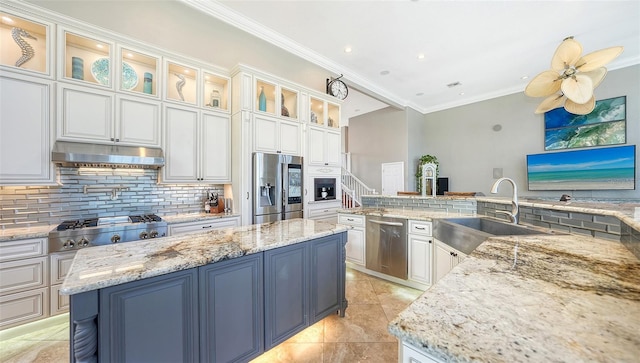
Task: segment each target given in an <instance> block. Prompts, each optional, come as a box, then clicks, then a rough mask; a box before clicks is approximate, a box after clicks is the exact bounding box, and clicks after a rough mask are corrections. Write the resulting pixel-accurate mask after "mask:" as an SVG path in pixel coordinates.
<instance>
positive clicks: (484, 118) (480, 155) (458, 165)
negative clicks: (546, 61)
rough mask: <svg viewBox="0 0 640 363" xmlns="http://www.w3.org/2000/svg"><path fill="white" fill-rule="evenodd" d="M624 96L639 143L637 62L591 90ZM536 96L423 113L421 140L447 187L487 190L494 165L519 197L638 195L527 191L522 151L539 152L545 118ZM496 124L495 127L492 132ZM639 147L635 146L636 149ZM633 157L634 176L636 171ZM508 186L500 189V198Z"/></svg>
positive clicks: (630, 130)
mask: <svg viewBox="0 0 640 363" xmlns="http://www.w3.org/2000/svg"><path fill="white" fill-rule="evenodd" d="M625 95H626V96H627V144H628V145H637V144H640V104H639V102H638V101H639V100H640V66H638V65H636V66H632V67H627V68H623V69H620V70H614V71H610V72H609V73H608V75H607V77H606V78H605V80H604V81H603V83H602V84H601V85H600V86H599V87H598V88H597V89H596V99H606V98H611V97H617V96H625ZM539 101H540V99H534V98H530V97H527V96H525V95H524V93H517V94H513V95H509V96H504V97H499V98H495V99H492V100H488V101H484V102H478V103H474V104H470V105H466V106H461V107H456V108H453V109H449V110H444V111H440V112H434V113H430V114H427V115H425V117H424V119H425V122H426V123H427V129H428V130H429V132H428V133H426V134H424V142H425V143H426V144H427V145H428V150H429V153H432V154H433V155H436V156H437V157H438V160H439V161H440V170H441V172H440V175H441V176H449V177H450V179H449V189H450V190H452V191H475V192H483V193H485V194H489V190H490V189H491V185H492V184H493V182H494V181H495V179H494V178H493V168H502V170H503V174H504V176H506V177H510V178H512V179H514V180H515V181H516V183H517V185H518V191H519V194H521V195H529V196H547V197H556V196H557V197H559V196H560V195H562V194H563V193H567V194H569V195H571V196H573V197H574V198H575V197H578V198H580V197H584V198H629V199H638V198H640V189H638V187H637V184H636V190H625V191H575V192H574V191H557V192H555V191H554V192H540V191H528V190H527V176H526V155H527V154H537V153H544V152H545V151H544V116H543V115H536V114H534V113H533V111H534V110H535V108H536V107H537V105H538V103H539ZM494 125H501V126H502V129H501V130H500V131H497V132H496V131H493V129H492V127H493V126H494ZM639 151H640V147H639V148H638V149H636V153H638V152H639ZM637 160H638V155H636V179H637V178H638V177H637V176H638V173H639V171H640V170H639V169H640V168H638V166H637V162H638V161H637ZM510 193H511V188H510V187H509V186H504V187H502V188H501V189H500V194H499V195H503V196H507V195H510Z"/></svg>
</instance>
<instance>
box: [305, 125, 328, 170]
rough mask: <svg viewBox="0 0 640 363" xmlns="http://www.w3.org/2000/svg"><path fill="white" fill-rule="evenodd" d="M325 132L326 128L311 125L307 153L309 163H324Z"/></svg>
mask: <svg viewBox="0 0 640 363" xmlns="http://www.w3.org/2000/svg"><path fill="white" fill-rule="evenodd" d="M324 134H325V131H324V130H319V129H316V128H313V127H309V131H308V140H309V142H308V145H309V146H308V153H307V160H308V163H309V164H314V165H324Z"/></svg>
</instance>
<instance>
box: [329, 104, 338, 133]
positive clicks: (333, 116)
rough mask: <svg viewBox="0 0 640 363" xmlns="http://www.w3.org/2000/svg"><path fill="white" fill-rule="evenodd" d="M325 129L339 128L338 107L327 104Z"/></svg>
mask: <svg viewBox="0 0 640 363" xmlns="http://www.w3.org/2000/svg"><path fill="white" fill-rule="evenodd" d="M327 127H331V128H334V129H338V128H340V106H338V105H334V104H333V103H331V102H327Z"/></svg>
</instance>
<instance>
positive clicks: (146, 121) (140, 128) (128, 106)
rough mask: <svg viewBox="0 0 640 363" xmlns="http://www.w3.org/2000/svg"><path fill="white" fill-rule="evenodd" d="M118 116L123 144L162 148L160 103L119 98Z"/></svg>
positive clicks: (119, 135) (119, 134)
mask: <svg viewBox="0 0 640 363" xmlns="http://www.w3.org/2000/svg"><path fill="white" fill-rule="evenodd" d="M118 116H119V121H120V122H119V124H118V130H117V131H118V132H116V135H118V137H119V138H120V142H121V143H123V144H131V145H148V146H160V102H154V101H148V100H143V99H138V98H133V97H131V98H124V97H118Z"/></svg>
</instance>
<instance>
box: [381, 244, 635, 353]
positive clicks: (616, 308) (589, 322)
mask: <svg viewBox="0 0 640 363" xmlns="http://www.w3.org/2000/svg"><path fill="white" fill-rule="evenodd" d="M639 326H640V261H639V260H638V259H637V258H636V257H635V256H634V255H633V254H632V253H631V252H629V250H628V249H627V248H625V247H624V246H623V245H622V244H621V243H620V242H616V241H608V240H604V239H598V238H593V237H585V236H576V235H565V236H556V235H550V236H542V235H537V236H526V237H524V236H519V237H513V236H512V237H492V238H489V239H487V240H486V241H485V242H484V243H482V244H481V245H480V246H479V247H478V248H477V249H476V250H475V251H474V252H473V253H471V254H470V255H469V257H468V258H466V259H465V260H464V261H463V262H462V263H460V264H459V265H458V266H457V267H456V268H454V269H453V270H452V271H451V272H450V273H449V274H448V275H446V276H445V277H444V278H443V279H442V280H440V281H438V283H436V284H435V285H434V286H432V287H431V288H430V289H429V290H427V291H426V292H425V293H424V294H423V295H422V296H420V297H419V298H418V299H416V301H414V302H413V303H412V304H411V305H410V306H409V307H408V308H407V309H406V310H404V311H403V312H401V313H400V314H399V315H398V316H397V317H396V318H395V319H394V320H393V321H392V322H391V323H390V324H389V331H390V332H391V333H392V334H393V335H395V336H396V337H397V338H398V339H399V341H400V342H401V344H402V346H401V347H400V348H399V352H401V353H400V354H401V358H402V360H401V361H402V362H409V361H410V360H409V359H414V360H411V361H416V362H440V361H446V362H472V361H477V362H585V361H598V362H637V360H638V357H640V331H639V330H638V327H639Z"/></svg>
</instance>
